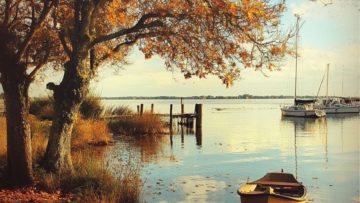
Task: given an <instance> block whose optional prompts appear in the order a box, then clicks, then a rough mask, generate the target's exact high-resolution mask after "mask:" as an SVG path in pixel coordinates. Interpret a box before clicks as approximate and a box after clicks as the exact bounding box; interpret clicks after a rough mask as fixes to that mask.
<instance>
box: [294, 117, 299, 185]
mask: <svg viewBox="0 0 360 203" xmlns="http://www.w3.org/2000/svg"><path fill="white" fill-rule="evenodd" d="M294 124H295V125H294V140H295V141H294V148H295V178H296V179H297V178H298V174H297V169H298V165H297V146H296V134H297V132H296V122H294Z"/></svg>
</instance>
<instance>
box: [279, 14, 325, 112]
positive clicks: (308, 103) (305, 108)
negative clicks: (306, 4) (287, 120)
mask: <svg viewBox="0 0 360 203" xmlns="http://www.w3.org/2000/svg"><path fill="white" fill-rule="evenodd" d="M295 16H296V18H297V21H296V41H295V50H296V52H295V55H296V56H295V60H296V62H295V96H294V105H291V106H283V107H281V113H282V115H283V116H293V117H315V118H317V117H323V116H325V115H326V112H325V111H324V110H322V109H319V108H315V106H314V102H315V100H300V99H297V98H296V90H297V62H298V59H297V58H298V37H299V21H300V16H299V15H295Z"/></svg>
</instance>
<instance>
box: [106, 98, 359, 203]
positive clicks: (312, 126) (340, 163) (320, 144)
mask: <svg viewBox="0 0 360 203" xmlns="http://www.w3.org/2000/svg"><path fill="white" fill-rule="evenodd" d="M105 103H106V105H108V106H112V105H119V104H124V105H128V106H129V107H131V108H132V109H133V110H136V106H137V105H138V104H140V103H143V104H144V105H145V109H149V108H150V104H151V103H153V104H154V105H155V111H156V112H160V113H168V112H169V105H170V104H174V111H175V113H176V112H179V111H180V105H179V103H180V101H179V100H144V101H140V100H112V101H111V100H107V101H105ZM184 103H185V112H188V113H190V112H194V104H195V103H202V104H203V129H202V139H201V140H202V142H201V143H199V139H198V142H197V141H196V137H195V135H194V133H193V132H186V130H184V131H185V132H184V136H181V130H180V129H175V134H174V136H173V137H172V143H173V144H172V145H171V144H170V143H171V142H170V136H169V135H164V137H163V138H162V139H160V141H159V142H160V144H159V143H158V144H157V145H156V146H154V147H151V148H152V149H151V150H148V149H147V150H145V149H140V148H138V150H139V153H138V154H137V156H138V158H139V159H141V160H142V161H143V165H144V167H143V168H142V169H141V177H142V180H143V181H144V186H143V198H144V200H145V201H146V202H240V198H239V196H238V195H237V193H236V190H237V189H238V188H239V186H240V185H242V184H244V183H246V181H247V180H248V179H249V180H254V179H257V178H260V177H262V176H263V175H264V174H265V173H267V172H272V171H280V170H281V169H283V170H284V171H285V172H290V173H293V174H294V175H296V176H297V178H298V180H299V181H301V182H303V183H304V184H305V185H306V186H307V189H308V193H309V202H334V203H347V202H360V198H359V126H360V125H359V124H360V117H359V115H336V116H331V117H327V118H325V119H303V118H282V117H281V112H280V105H282V104H286V103H291V100H185V101H184ZM200 144H201V145H200ZM126 146H127V147H129V146H130V145H129V143H127V142H123V141H118V142H117V144H116V145H115V146H114V147H113V148H112V149H111V151H110V152H109V154H112V156H114V154H115V155H116V154H117V153H120V151H122V154H124V152H123V151H124V150H121V149H123V148H124V147H126ZM146 146H151V144H146V143H145V144H144V146H143V147H146ZM130 147H131V146H130ZM110 165H111V160H110Z"/></svg>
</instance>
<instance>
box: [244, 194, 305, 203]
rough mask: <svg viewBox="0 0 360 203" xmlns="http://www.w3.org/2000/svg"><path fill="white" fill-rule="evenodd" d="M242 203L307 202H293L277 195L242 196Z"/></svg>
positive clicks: (298, 201)
mask: <svg viewBox="0 0 360 203" xmlns="http://www.w3.org/2000/svg"><path fill="white" fill-rule="evenodd" d="M240 200H241V203H304V202H305V200H293V199H288V198H283V197H279V196H275V195H256V196H241V197H240Z"/></svg>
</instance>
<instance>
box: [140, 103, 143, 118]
mask: <svg viewBox="0 0 360 203" xmlns="http://www.w3.org/2000/svg"><path fill="white" fill-rule="evenodd" d="M143 113H144V104H140V116H142V115H143Z"/></svg>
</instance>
